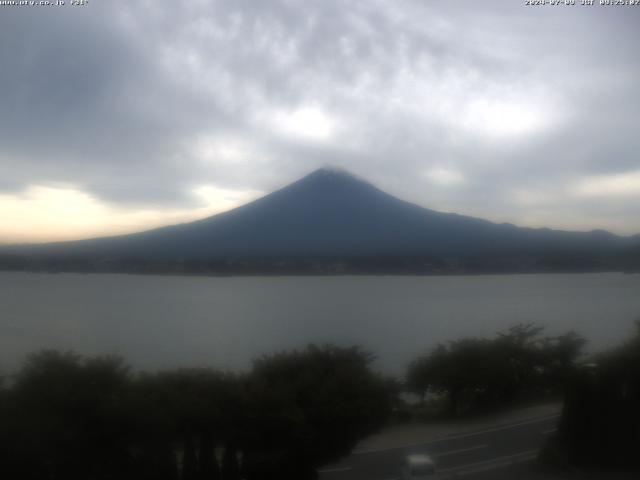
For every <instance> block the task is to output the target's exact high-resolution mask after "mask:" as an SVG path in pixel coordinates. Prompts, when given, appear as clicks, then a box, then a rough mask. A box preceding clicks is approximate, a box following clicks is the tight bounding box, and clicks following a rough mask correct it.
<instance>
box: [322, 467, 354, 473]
mask: <svg viewBox="0 0 640 480" xmlns="http://www.w3.org/2000/svg"><path fill="white" fill-rule="evenodd" d="M349 470H351V467H336V468H324V469H322V470H318V473H334V472H348V471H349Z"/></svg>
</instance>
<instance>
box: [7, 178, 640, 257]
mask: <svg viewBox="0 0 640 480" xmlns="http://www.w3.org/2000/svg"><path fill="white" fill-rule="evenodd" d="M638 244H640V239H639V238H638V237H637V236H636V237H620V236H616V235H613V234H611V233H609V232H606V231H602V230H596V231H591V232H568V231H559V230H549V229H544V228H543V229H532V228H520V227H516V226H514V225H511V224H495V223H492V222H489V221H486V220H481V219H477V218H473V217H468V216H463V215H457V214H452V213H441V212H436V211H433V210H429V209H426V208H422V207H419V206H417V205H414V204H411V203H408V202H405V201H402V200H399V199H397V198H395V197H393V196H391V195H389V194H387V193H385V192H383V191H381V190H379V189H378V188H376V187H375V186H373V185H371V184H370V183H368V182H366V181H363V180H361V179H359V178H357V177H355V176H353V175H351V174H349V173H346V172H343V171H340V170H335V169H320V170H317V171H315V172H313V173H311V174H309V175H307V176H306V177H304V178H302V179H301V180H298V181H297V182H295V183H292V184H290V185H289V186H287V187H285V188H283V189H281V190H278V191H276V192H273V193H271V194H269V195H266V196H265V197H263V198H260V199H258V200H256V201H253V202H251V203H249V204H246V205H244V206H241V207H239V208H236V209H233V210H231V211H228V212H226V213H222V214H219V215H215V216H212V217H209V218H205V219H203V220H199V221H195V222H192V223H186V224H180V225H174V226H169V227H163V228H158V229H154V230H150V231H145V232H141V233H136V234H131V235H122V236H116V237H105V238H97V239H91V240H82V241H74V242H61V243H52V244H44V245H30V246H20V247H12V248H9V249H7V248H3V249H2V250H4V252H5V253H9V252H12V253H14V254H21V255H29V256H82V257H92V258H97V257H111V258H118V257H128V258H132V257H135V258H141V259H148V260H162V261H177V260H180V261H186V260H192V261H195V260H203V261H204V260H212V259H223V258H234V259H237V258H280V259H286V258H293V257H296V258H302V257H305V258H310V257H318V258H328V257H331V258H353V257H371V256H377V257H394V258H398V257H424V256H436V257H438V258H439V257H443V256H470V255H472V256H473V255H475V256H491V257H495V256H496V255H497V256H505V255H509V256H526V257H531V256H541V255H552V254H555V255H561V254H570V255H573V256H575V255H590V256H593V255H605V254H606V255H609V254H612V253H615V252H618V251H621V250H626V249H627V248H631V247H632V246H633V245H638Z"/></svg>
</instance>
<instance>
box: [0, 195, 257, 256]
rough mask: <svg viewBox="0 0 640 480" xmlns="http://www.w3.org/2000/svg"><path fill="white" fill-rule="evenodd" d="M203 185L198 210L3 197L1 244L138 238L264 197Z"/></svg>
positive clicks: (88, 199)
mask: <svg viewBox="0 0 640 480" xmlns="http://www.w3.org/2000/svg"><path fill="white" fill-rule="evenodd" d="M260 193H261V192H257V191H249V190H247V191H243V190H228V189H222V188H217V187H213V186H211V185H202V186H199V187H196V188H194V189H193V190H192V194H193V195H194V197H195V198H196V199H197V200H198V203H199V204H201V205H202V206H200V207H196V208H170V209H167V208H161V207H156V208H138V209H136V208H124V207H116V206H112V205H109V204H108V203H106V202H102V201H101V200H99V199H97V198H95V197H93V196H91V195H89V194H88V193H86V192H83V191H82V190H79V189H77V188H73V187H52V186H44V185H31V186H29V187H28V188H27V189H26V190H25V191H24V192H22V193H20V194H14V195H9V194H1V195H0V243H4V244H12V243H42V242H55V241H66V240H80V239H86V238H93V237H101V236H110V235H121V234H128V233H135V232H140V231H144V230H149V229H152V228H157V227H162V226H166V225H172V224H177V223H183V222H189V221H194V220H198V219H201V218H205V217H207V216H209V215H215V214H217V213H222V212H224V211H227V210H230V209H232V208H234V207H237V206H240V205H241V204H244V203H247V202H249V201H251V200H253V199H255V198H257V197H258V196H259V195H260Z"/></svg>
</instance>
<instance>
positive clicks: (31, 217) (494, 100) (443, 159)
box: [0, 0, 640, 242]
mask: <svg viewBox="0 0 640 480" xmlns="http://www.w3.org/2000/svg"><path fill="white" fill-rule="evenodd" d="M66 3H67V5H65V6H50V7H44V6H40V7H36V6H0V242H16V241H45V240H55V239H67V238H86V237H91V236H97V235H103V234H106V233H120V232H129V231H136V230H143V229H146V228H149V227H152V226H157V225H162V224H170V223H177V222H182V221H187V220H191V219H195V218H199V217H203V216H206V215H209V214H212V213H215V212H219V211H223V210H227V209H229V208H232V207H233V206H236V205H239V204H242V203H244V202H246V201H248V200H250V199H253V198H257V197H258V196H260V195H262V194H264V193H268V192H270V191H272V190H274V189H276V188H279V187H282V186H284V185H286V184H287V183H289V182H291V181H294V180H295V179H297V178H298V177H300V176H302V175H304V174H306V173H308V172H310V171H312V170H314V169H316V168H319V167H322V166H327V165H333V166H338V167H342V168H345V169H347V170H349V171H351V172H352V173H354V174H357V175H359V176H361V177H364V178H365V179H367V180H369V181H371V182H373V183H374V184H376V185H377V186H379V187H380V188H382V189H383V190H386V191H388V192H390V193H392V194H394V195H396V196H398V197H401V198H403V199H406V200H409V201H412V202H414V203H417V204H420V205H423V206H426V207H429V208H433V209H437V210H442V211H454V212H458V213H465V214H470V215H475V216H480V217H483V218H487V219H490V220H493V221H499V222H502V221H511V222H514V223H517V224H519V225H527V226H549V227H555V228H565V229H579V230H588V229H593V228H605V229H609V230H611V231H614V232H617V233H621V234H631V233H640V156H639V152H640V120H639V113H640V6H637V7H633V6H624V7H622V6H600V5H594V6H591V7H587V6H581V5H580V3H581V2H580V0H577V1H576V3H578V5H574V6H564V5H561V6H550V5H549V6H533V7H530V6H525V5H524V3H525V2H524V0H522V1H520V0H508V1H507V0H505V1H482V2H478V1H475V0H468V1H460V2H435V1H434V2H431V1H429V2H427V1H424V0H416V1H410V0H388V1H378V0H367V1H355V0H345V1H342V0H321V1H308V0H307V1H294V0H287V1H285V0H281V1H268V0H253V1H244V0H226V1H197V0H189V1H186V2H169V1H164V2H160V1H157V0H154V1H130V0H127V1H119V0H108V1H107V0H91V1H90V2H89V4H88V5H87V6H84V7H75V6H71V5H70V3H71V2H70V1H67V2H66ZM596 3H598V1H596Z"/></svg>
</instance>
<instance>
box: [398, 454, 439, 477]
mask: <svg viewBox="0 0 640 480" xmlns="http://www.w3.org/2000/svg"><path fill="white" fill-rule="evenodd" d="M437 479H438V474H437V472H436V464H435V463H434V462H433V459H432V458H431V457H430V456H429V455H425V454H413V455H407V456H406V457H405V459H404V464H403V466H402V480H437Z"/></svg>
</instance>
